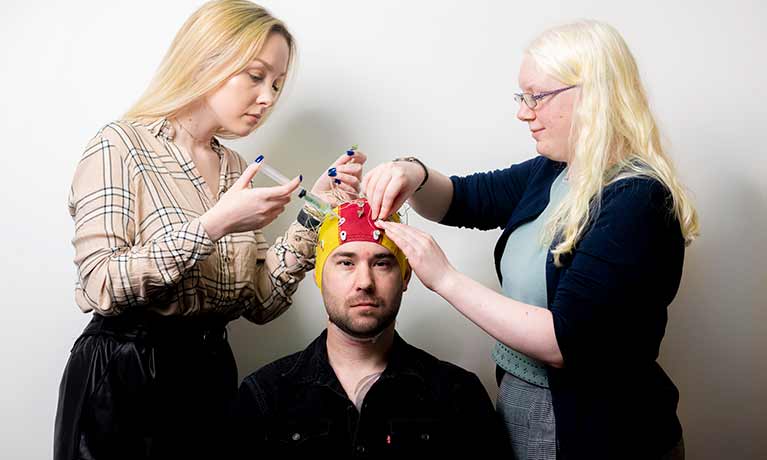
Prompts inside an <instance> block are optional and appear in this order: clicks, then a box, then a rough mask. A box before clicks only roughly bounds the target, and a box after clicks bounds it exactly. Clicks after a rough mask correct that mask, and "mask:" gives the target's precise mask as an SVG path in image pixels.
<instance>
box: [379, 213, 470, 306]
mask: <svg viewBox="0 0 767 460" xmlns="http://www.w3.org/2000/svg"><path fill="white" fill-rule="evenodd" d="M376 225H377V226H378V227H379V228H382V229H383V230H384V231H385V232H386V236H387V237H389V239H391V240H392V241H394V244H396V245H397V246H398V247H399V248H400V249H401V250H402V252H403V253H405V257H407V260H408V262H409V263H410V267H411V268H412V269H413V271H414V272H415V274H416V275H417V276H418V279H420V280H421V282H422V283H423V285H424V286H426V287H427V288H429V289H430V290H432V291H434V292H436V293H438V294H439V293H441V292H442V286H444V285H445V284H444V283H450V282H451V281H450V280H451V277H452V276H453V275H455V274H457V273H458V272H456V270H455V268H453V266H452V265H450V261H448V260H447V256H445V253H444V252H443V251H442V248H440V247H439V245H438V244H437V242H436V241H434V238H433V237H432V236H431V235H429V234H428V233H426V232H423V231H421V230H418V229H417V228H414V227H411V226H409V225H405V224H398V223H396V222H388V221H382V220H378V221H376Z"/></svg>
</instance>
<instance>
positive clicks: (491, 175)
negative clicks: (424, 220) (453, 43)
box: [440, 157, 543, 230]
mask: <svg viewBox="0 0 767 460" xmlns="http://www.w3.org/2000/svg"><path fill="white" fill-rule="evenodd" d="M542 159H543V157H536V158H533V159H531V160H527V161H525V162H522V163H519V164H516V165H512V166H511V167H509V168H506V169H497V170H495V171H489V172H481V173H475V174H471V175H469V176H464V177H459V176H451V177H450V181H451V182H452V183H453V199H452V201H451V202H450V207H449V208H448V211H447V213H446V214H445V217H443V218H442V220H441V221H440V223H441V224H444V225H450V226H452V227H467V228H476V229H479V230H492V229H495V228H499V227H503V226H504V225H506V222H507V221H508V219H509V216H510V215H511V213H512V212H513V211H514V208H515V207H516V206H517V204H518V203H519V201H520V200H521V198H522V195H523V194H524V192H525V188H526V186H527V181H528V178H529V177H530V175H531V173H532V171H533V169H534V168H535V167H537V166H538V165H539V164H540V163H541V160H542Z"/></svg>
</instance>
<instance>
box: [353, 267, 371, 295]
mask: <svg viewBox="0 0 767 460" xmlns="http://www.w3.org/2000/svg"><path fill="white" fill-rule="evenodd" d="M355 275H356V276H355V284H356V286H355V287H356V288H357V289H358V290H361V291H370V290H372V289H373V288H374V287H375V280H374V279H373V270H372V269H371V268H370V267H368V266H367V265H366V264H360V265H358V268H357V273H356V274H355Z"/></svg>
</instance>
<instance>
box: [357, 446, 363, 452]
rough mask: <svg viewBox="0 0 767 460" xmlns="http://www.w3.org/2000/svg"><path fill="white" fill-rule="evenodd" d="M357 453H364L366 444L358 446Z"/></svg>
mask: <svg viewBox="0 0 767 460" xmlns="http://www.w3.org/2000/svg"><path fill="white" fill-rule="evenodd" d="M357 453H360V454H364V453H365V446H357Z"/></svg>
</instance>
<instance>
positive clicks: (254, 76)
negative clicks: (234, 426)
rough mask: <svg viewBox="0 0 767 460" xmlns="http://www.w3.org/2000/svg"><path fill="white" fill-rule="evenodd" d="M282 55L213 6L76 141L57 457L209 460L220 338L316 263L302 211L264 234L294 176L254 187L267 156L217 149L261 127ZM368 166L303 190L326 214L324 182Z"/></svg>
mask: <svg viewBox="0 0 767 460" xmlns="http://www.w3.org/2000/svg"><path fill="white" fill-rule="evenodd" d="M293 56H294V40H293V37H292V36H291V34H290V32H289V31H288V30H287V28H286V27H285V25H284V24H283V23H282V22H281V21H280V20H278V19H276V18H274V17H273V16H271V15H270V14H269V13H268V12H267V11H266V10H264V9H263V8H261V7H260V6H258V5H255V4H253V3H250V2H248V1H245V0H216V1H212V2H209V3H207V4H205V5H203V6H202V7H201V8H200V9H199V10H197V11H196V12H195V13H194V14H193V15H192V16H191V17H190V18H189V19H188V20H187V22H186V23H185V24H184V25H183V26H182V28H181V30H180V31H179V32H178V34H177V35H176V38H175V39H174V41H173V43H172V45H171V47H170V49H169V51H168V52H167V54H166V55H165V57H164V59H163V61H162V63H161V65H160V67H159V69H158V71H157V73H156V75H155V77H154V79H153V80H152V82H151V83H150V85H149V87H148V89H147V90H146V92H145V93H144V95H143V96H142V97H141V98H140V99H139V100H138V102H137V103H136V104H135V105H134V106H133V107H132V108H131V109H130V110H129V111H128V113H127V114H126V115H125V116H124V117H123V119H122V120H120V121H115V122H112V123H109V124H107V125H106V126H104V127H103V128H102V129H101V130H100V131H99V132H98V133H97V135H96V136H95V137H94V138H93V139H92V140H91V141H90V143H89V144H88V145H87V147H86V149H85V152H84V154H83V156H82V159H81V160H80V162H79V164H78V166H77V169H76V172H75V176H74V179H73V182H72V189H71V194H70V200H69V203H70V204H69V207H70V213H71V215H72V218H73V219H74V222H75V235H74V239H73V245H74V248H75V264H76V266H77V270H78V278H77V285H76V290H75V298H76V302H77V304H78V306H79V307H80V309H81V310H82V311H83V312H85V313H91V312H92V313H93V319H92V321H91V322H90V324H89V325H88V326H87V327H86V329H85V331H84V332H83V334H82V335H81V336H80V338H79V339H78V340H77V342H76V343H75V345H74V347H73V349H72V352H71V355H70V359H69V362H68V364H67V368H66V370H65V372H64V377H63V379H62V383H61V388H60V395H59V406H58V412H57V416H56V427H55V428H56V431H55V437H54V458H55V459H56V460H64V459H74V458H78V459H79V458H88V459H110V460H114V459H122V458H125V459H131V460H136V459H144V458H152V459H154V458H163V459H165V458H216V457H218V455H217V452H219V450H220V448H221V446H220V445H219V446H217V445H216V442H217V440H218V439H220V437H221V436H222V435H223V434H224V433H223V431H224V430H225V419H226V413H227V410H228V408H229V405H230V403H231V401H232V399H233V398H234V396H235V395H236V391H237V367H236V364H235V362H234V358H233V356H232V352H231V349H230V347H229V344H228V342H227V339H226V329H225V326H226V324H227V323H228V322H229V321H231V320H233V319H235V318H237V317H239V316H241V315H242V316H244V317H246V318H247V319H248V320H250V321H253V322H256V323H259V324H263V323H266V322H268V321H271V320H272V319H274V318H276V317H277V316H279V315H280V314H281V313H283V312H284V311H285V310H286V309H287V308H288V307H289V306H290V303H291V295H292V294H293V293H294V292H295V290H296V288H297V286H298V283H299V281H301V279H303V277H304V274H305V272H306V271H307V270H311V269H312V268H313V266H314V246H315V243H316V232H315V228H314V225H313V224H316V220H315V219H314V218H312V217H311V216H310V215H309V214H307V212H308V211H309V210H308V209H305V210H302V211H301V212H300V213H299V217H298V219H297V221H296V222H294V223H293V224H291V225H290V226H289V228H288V229H287V231H286V232H285V233H284V235H283V236H282V237H280V238H278V239H277V241H276V242H275V244H273V245H271V246H270V245H269V244H268V243H267V242H266V239H265V238H264V236H263V234H262V232H261V230H260V229H261V228H263V227H264V226H266V225H268V224H269V223H270V222H272V221H273V220H274V219H275V218H276V217H277V216H278V215H279V214H280V213H282V212H283V211H284V209H285V205H286V204H287V203H288V202H289V201H290V196H291V194H292V193H293V192H294V191H295V190H296V189H297V188H298V187H299V184H300V181H301V177H297V178H295V179H293V180H292V181H290V182H289V183H287V184H285V185H281V186H277V187H264V188H253V187H251V184H250V181H251V179H252V178H253V176H254V175H255V174H256V173H257V172H258V168H259V166H260V161H261V160H262V159H263V157H261V156H260V157H259V158H257V159H256V162H255V163H253V164H251V165H249V166H248V164H247V162H246V161H245V160H243V158H242V157H241V156H240V155H238V154H237V153H236V152H234V151H233V150H231V149H229V148H227V147H225V146H224V145H222V144H221V143H220V142H219V141H218V139H217V138H237V137H244V136H247V135H248V134H250V133H252V132H253V131H254V130H255V129H256V128H257V127H258V126H259V125H260V124H261V123H263V121H264V120H265V119H266V117H267V116H268V115H269V113H270V111H271V109H272V108H273V106H274V104H275V103H276V102H277V100H278V99H279V96H280V94H281V90H282V86H283V84H284V82H285V79H286V76H287V73H288V70H289V67H290V64H291V62H292V58H293ZM352 160H354V161H352ZM364 161H365V155H364V154H362V153H361V152H354V151H350V152H347V154H344V155H342V157H341V158H339V159H338V160H337V161H336V162H335V163H334V165H333V167H335V176H334V177H332V178H331V177H329V176H328V175H327V174H323V175H322V177H320V178H319V179H318V180H317V182H316V183H315V184H314V187H313V189H312V192H313V193H315V194H320V195H324V196H326V197H328V199H329V200H330V201H331V202H332V199H330V197H331V196H332V194H330V193H328V192H329V191H330V189H331V186H336V187H338V188H340V189H343V190H347V191H353V190H356V189H358V187H359V179H360V175H361V172H362V163H364ZM331 181H334V182H335V184H331ZM331 204H335V203H331Z"/></svg>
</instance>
